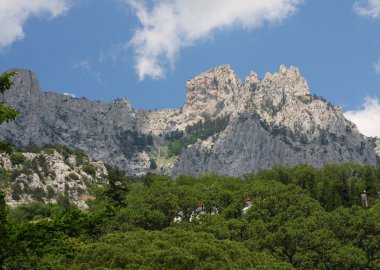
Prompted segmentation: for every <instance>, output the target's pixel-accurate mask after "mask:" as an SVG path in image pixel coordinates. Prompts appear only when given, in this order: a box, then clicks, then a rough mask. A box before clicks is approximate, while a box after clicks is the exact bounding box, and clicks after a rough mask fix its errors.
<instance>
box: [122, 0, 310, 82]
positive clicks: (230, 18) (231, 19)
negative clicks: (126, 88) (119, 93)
mask: <svg viewBox="0 0 380 270" xmlns="http://www.w3.org/2000/svg"><path fill="white" fill-rule="evenodd" d="M124 2H126V3H128V4H129V5H131V6H132V7H133V9H134V11H135V12H136V15H137V17H138V19H139V21H140V23H141V27H140V28H139V29H137V30H136V32H135V33H134V36H133V38H132V40H131V41H130V44H131V45H132V46H133V48H134V52H135V57H136V65H135V69H136V71H137V73H138V75H139V77H140V79H141V80H142V79H144V78H145V77H146V76H149V77H152V78H156V79H159V78H163V77H164V76H165V72H166V69H167V67H171V68H174V64H175V61H176V59H177V58H178V56H179V53H180V50H181V49H182V48H184V47H187V46H191V45H195V44H196V42H199V41H200V40H204V39H207V38H210V37H212V34H213V32H214V31H215V30H220V29H223V30H224V29H231V28H243V29H254V28H257V27H260V26H262V25H263V24H265V23H279V22H281V21H283V20H284V19H286V18H287V17H288V16H290V15H291V14H293V13H294V12H295V11H296V10H297V8H298V6H299V5H300V4H301V3H302V2H303V0H265V1H247V0H225V1H220V0H207V1H203V0H191V1H189V0H156V1H153V2H150V1H138V0H124Z"/></svg>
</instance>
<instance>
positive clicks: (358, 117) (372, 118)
mask: <svg viewBox="0 0 380 270" xmlns="http://www.w3.org/2000/svg"><path fill="white" fill-rule="evenodd" d="M344 116H345V117H346V118H347V119H348V120H350V121H352V122H354V123H355V124H356V126H357V127H358V129H359V131H360V132H361V133H363V134H364V135H366V136H371V137H379V138H380V101H379V100H378V99H377V98H371V97H367V98H366V99H365V101H364V108H363V109H360V110H356V111H348V112H345V113H344Z"/></svg>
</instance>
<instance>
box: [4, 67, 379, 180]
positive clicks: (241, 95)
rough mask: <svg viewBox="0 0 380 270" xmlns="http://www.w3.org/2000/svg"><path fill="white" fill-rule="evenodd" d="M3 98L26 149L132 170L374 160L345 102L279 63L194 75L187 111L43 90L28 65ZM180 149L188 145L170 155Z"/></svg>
mask: <svg viewBox="0 0 380 270" xmlns="http://www.w3.org/2000/svg"><path fill="white" fill-rule="evenodd" d="M4 98H5V101H6V102H8V103H10V104H11V105H14V106H15V107H17V108H18V109H19V110H20V111H21V112H22V115H21V116H19V117H18V118H17V119H16V121H14V122H10V123H8V124H4V125H2V127H1V130H0V137H1V138H5V139H8V140H12V141H14V142H15V143H16V145H18V146H20V147H27V146H30V145H43V144H47V143H50V144H51V143H60V144H65V145H68V146H70V147H74V148H80V149H83V150H84V151H85V152H86V153H87V154H88V155H90V156H91V157H93V158H95V159H98V160H102V161H104V162H107V163H110V164H113V165H117V166H119V167H121V168H123V169H125V170H126V171H127V173H129V174H131V175H136V174H143V173H146V172H147V171H149V170H153V171H155V172H159V173H166V174H170V175H173V176H176V175H179V174H195V173H202V172H206V171H213V172H217V173H221V174H227V175H241V174H244V173H247V172H251V171H255V170H258V169H265V168H270V167H272V166H273V165H275V164H278V163H281V164H284V165H286V166H291V165H296V164H299V163H307V164H311V165H314V166H317V167H320V166H322V165H323V164H325V163H344V162H348V161H354V162H357V163H361V164H376V162H377V159H376V154H375V150H374V148H373V147H372V146H371V145H370V143H369V142H368V140H367V139H366V138H365V137H364V136H363V135H361V134H360V133H359V131H358V130H357V128H356V127H355V125H354V124H352V123H351V122H349V121H348V120H346V119H345V118H344V116H343V114H342V112H341V110H340V108H339V107H337V106H333V105H331V104H330V103H329V102H327V101H326V100H324V99H323V98H320V97H317V96H314V95H312V94H311V93H310V91H309V88H308V85H307V82H306V80H305V79H304V78H303V77H302V76H301V74H300V71H299V70H298V69H297V68H295V67H290V68H286V67H285V66H281V67H280V70H279V72H278V73H274V74H271V73H267V74H266V75H265V77H264V78H263V79H262V80H261V79H259V78H258V76H257V74H256V73H254V72H251V73H250V74H249V76H248V77H247V78H246V80H245V84H244V85H243V83H242V82H241V80H240V79H239V78H238V77H237V75H236V74H235V73H234V71H233V70H232V68H231V67H230V66H229V65H223V66H220V67H217V68H214V69H212V70H209V71H207V72H205V73H203V74H201V75H199V76H197V77H195V78H194V79H192V80H190V81H188V82H187V95H186V101H185V105H184V107H183V109H182V110H174V109H173V110H161V111H155V112H146V111H142V110H134V109H133V108H132V106H131V105H130V103H129V102H128V101H127V100H117V101H115V102H112V103H105V102H97V101H88V100H85V99H77V98H72V97H69V96H64V95H61V94H56V93H46V92H42V90H41V87H40V85H39V83H38V80H37V79H36V77H35V76H34V75H33V74H32V73H31V72H29V71H23V70H20V71H18V75H17V76H16V78H15V87H14V88H13V89H12V90H10V91H8V92H6V95H5V96H4ZM220 118H226V119H229V124H228V125H227V126H226V127H225V128H224V127H223V128H222V129H220V128H218V127H215V126H214V127H212V128H211V127H210V128H208V127H204V126H202V128H200V126H199V123H200V122H199V121H205V120H207V119H220ZM217 123H218V122H217ZM197 128H198V130H197ZM208 129H209V130H208ZM205 130H206V131H205ZM194 138H195V139H197V138H198V140H194ZM189 142H190V143H189ZM175 147H177V150H178V147H182V151H177V152H175V153H176V154H175V155H174V157H173V156H172V155H170V153H171V152H170V151H171V149H174V148H175ZM177 153H179V154H177ZM152 159H153V160H155V162H156V163H157V165H158V168H157V169H154V166H152Z"/></svg>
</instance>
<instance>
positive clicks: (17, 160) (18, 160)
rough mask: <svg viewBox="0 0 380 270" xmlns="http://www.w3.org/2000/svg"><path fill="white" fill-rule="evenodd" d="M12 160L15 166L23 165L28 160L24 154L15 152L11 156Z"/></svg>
mask: <svg viewBox="0 0 380 270" xmlns="http://www.w3.org/2000/svg"><path fill="white" fill-rule="evenodd" d="M10 160H11V162H12V164H13V166H14V165H18V164H23V163H24V161H25V160H26V158H25V156H24V154H23V153H21V152H13V153H12V154H11V155H10Z"/></svg>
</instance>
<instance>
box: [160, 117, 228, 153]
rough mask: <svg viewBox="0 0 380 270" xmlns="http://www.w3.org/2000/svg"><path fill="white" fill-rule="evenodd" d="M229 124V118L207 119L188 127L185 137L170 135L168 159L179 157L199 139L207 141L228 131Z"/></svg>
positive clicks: (181, 134) (179, 133)
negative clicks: (183, 150)
mask: <svg viewBox="0 0 380 270" xmlns="http://www.w3.org/2000/svg"><path fill="white" fill-rule="evenodd" d="M228 122H229V118H228V117H227V116H221V117H215V118H207V119H206V120H204V121H200V122H198V123H196V124H194V125H192V126H188V127H187V128H186V130H185V135H184V134H183V133H181V132H176V133H174V134H173V133H170V134H169V136H168V137H167V139H169V140H170V141H171V142H170V143H169V147H168V152H167V157H168V158H170V157H172V156H176V155H179V154H180V153H181V151H182V149H183V148H185V147H187V146H188V145H191V144H194V143H195V142H196V141H197V140H198V139H201V140H206V139H207V138H209V137H210V136H213V135H215V134H217V133H219V132H222V131H223V130H225V129H226V127H227V125H228Z"/></svg>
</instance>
